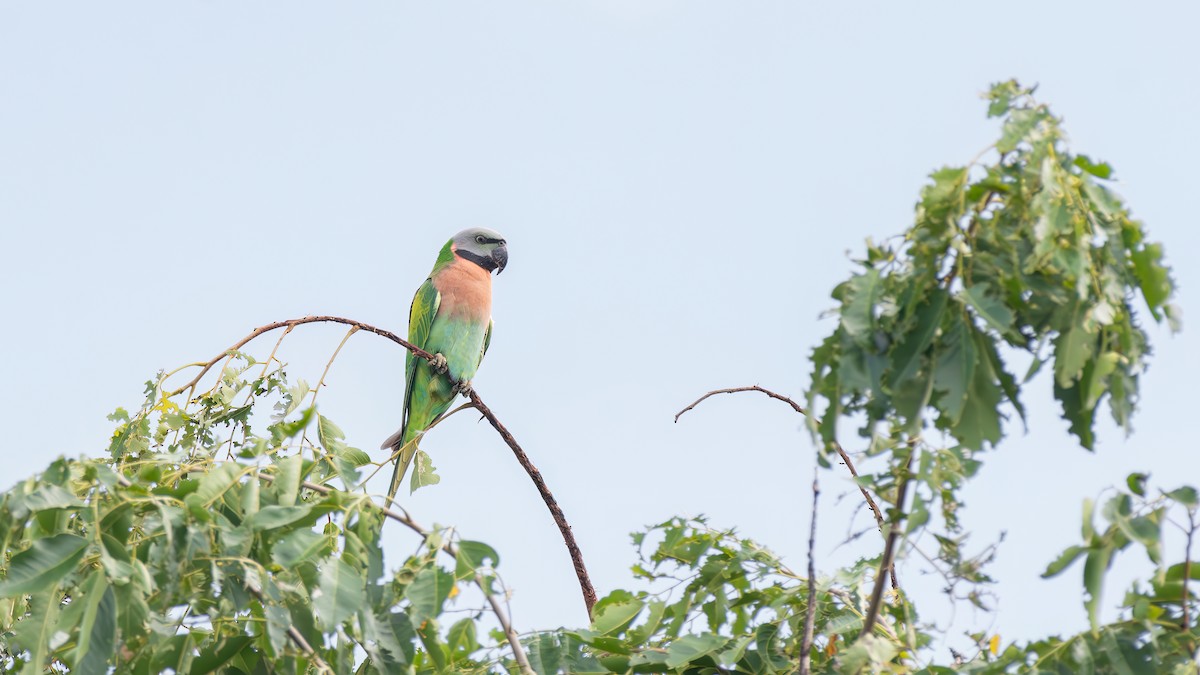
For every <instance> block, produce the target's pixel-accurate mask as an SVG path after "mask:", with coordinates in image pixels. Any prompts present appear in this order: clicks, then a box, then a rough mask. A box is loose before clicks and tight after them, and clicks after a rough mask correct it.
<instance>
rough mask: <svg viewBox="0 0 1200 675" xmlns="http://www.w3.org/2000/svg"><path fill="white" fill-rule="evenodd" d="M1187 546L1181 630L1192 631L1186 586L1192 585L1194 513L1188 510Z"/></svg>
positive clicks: (1184, 554) (1184, 560)
mask: <svg viewBox="0 0 1200 675" xmlns="http://www.w3.org/2000/svg"><path fill="white" fill-rule="evenodd" d="M1187 516H1188V533H1187V545H1186V547H1185V548H1184V549H1183V600H1182V602H1181V604H1182V606H1183V630H1185V631H1191V630H1192V617H1191V613H1190V611H1191V610H1190V608H1189V607H1188V584H1190V583H1192V536H1193V535H1195V534H1196V512H1195V511H1194V510H1193V509H1191V508H1189V509H1188V510H1187Z"/></svg>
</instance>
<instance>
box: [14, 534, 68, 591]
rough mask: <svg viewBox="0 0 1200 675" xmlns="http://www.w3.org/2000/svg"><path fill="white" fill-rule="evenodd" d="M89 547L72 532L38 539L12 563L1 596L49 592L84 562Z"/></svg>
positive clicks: (17, 555)
mask: <svg viewBox="0 0 1200 675" xmlns="http://www.w3.org/2000/svg"><path fill="white" fill-rule="evenodd" d="M87 544H88V543H87V540H86V539H84V538H83V537H80V536H78V535H74V534H68V533H63V534H56V535H54V536H53V537H45V538H43V539H35V540H34V541H33V543H32V544H31V545H30V546H29V548H27V549H25V550H24V551H21V552H20V553H18V554H16V555H14V556H13V557H12V560H10V561H9V564H8V576H7V578H5V579H4V581H0V597H12V596H17V595H22V594H25V593H32V594H37V593H47V592H49V591H50V590H51V589H53V588H54V585H55V584H57V583H58V582H59V581H60V580H61V579H62V578H63V577H65V576H67V574H69V573H70V572H71V571H72V570H74V569H75V566H76V565H78V564H79V561H80V560H81V559H83V554H84V552H85V551H86V550H87Z"/></svg>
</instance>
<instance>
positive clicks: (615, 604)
mask: <svg viewBox="0 0 1200 675" xmlns="http://www.w3.org/2000/svg"><path fill="white" fill-rule="evenodd" d="M605 601H607V602H605ZM601 603H603V604H601ZM601 603H597V604H596V606H595V608H594V609H593V615H592V630H594V631H596V632H597V633H599V634H601V635H619V634H620V633H621V632H623V631H624V630H625V628H626V627H628V626H629V624H630V623H631V622H632V621H633V620H634V619H635V618H637V615H638V614H639V613H640V612H641V611H642V608H644V607H645V606H646V603H645V601H643V600H642V599H640V598H636V597H634V596H632V595H630V594H629V593H627V592H624V591H615V592H614V593H610V594H609V595H608V596H607V597H606V598H604V600H603V601H601Z"/></svg>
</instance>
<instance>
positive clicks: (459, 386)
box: [454, 380, 471, 398]
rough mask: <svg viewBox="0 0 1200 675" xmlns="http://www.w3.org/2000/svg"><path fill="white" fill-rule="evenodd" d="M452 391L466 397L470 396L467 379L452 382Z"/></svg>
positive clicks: (469, 385) (469, 384) (469, 386)
mask: <svg viewBox="0 0 1200 675" xmlns="http://www.w3.org/2000/svg"><path fill="white" fill-rule="evenodd" d="M454 393H456V394H462V395H463V396H466V397H467V398H471V383H470V382H468V381H467V380H463V381H462V382H455V383H454Z"/></svg>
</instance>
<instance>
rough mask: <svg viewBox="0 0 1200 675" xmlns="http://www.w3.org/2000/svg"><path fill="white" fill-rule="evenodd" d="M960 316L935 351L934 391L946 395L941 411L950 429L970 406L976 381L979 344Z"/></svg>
mask: <svg viewBox="0 0 1200 675" xmlns="http://www.w3.org/2000/svg"><path fill="white" fill-rule="evenodd" d="M967 331H968V328H967V325H966V323H965V322H964V321H963V319H962V316H961V315H960V314H957V313H955V314H954V315H953V316H952V318H951V323H950V327H949V329H948V330H947V331H946V332H945V333H944V335H943V336H942V339H941V340H940V341H939V344H938V345H937V348H936V351H935V357H934V358H935V360H936V363H937V367H936V369H935V370H934V375H933V386H934V389H936V390H938V391H941V392H943V395H942V397H941V399H940V401H939V404H938V408H939V409H940V410H941V411H942V413H943V414H944V415H945V421H946V423H947V426H948V427H950V428H953V427H956V426H957V425H958V423H959V420H960V419H961V418H962V414H963V410H964V408H965V407H966V404H967V395H968V394H969V392H970V389H971V386H972V383H973V382H974V379H975V366H976V363H977V360H978V359H977V358H976V354H975V342H974V341H973V340H972V339H971V336H970V334H969V333H968V332H967Z"/></svg>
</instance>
